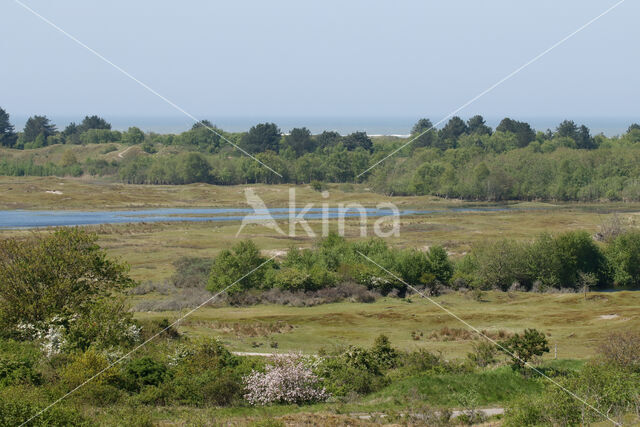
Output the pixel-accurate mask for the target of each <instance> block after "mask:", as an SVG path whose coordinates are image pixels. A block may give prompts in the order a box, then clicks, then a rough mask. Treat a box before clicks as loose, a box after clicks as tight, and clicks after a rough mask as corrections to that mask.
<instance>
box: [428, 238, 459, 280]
mask: <svg viewBox="0 0 640 427" xmlns="http://www.w3.org/2000/svg"><path fill="white" fill-rule="evenodd" d="M427 260H428V261H429V267H430V270H431V272H432V273H433V275H434V276H435V277H436V279H437V280H438V281H440V283H443V284H447V283H449V280H451V277H452V276H453V264H452V263H451V261H450V260H449V255H448V254H447V251H446V250H445V249H444V248H443V247H442V246H437V245H436V246H432V247H430V248H429V251H428V252H427Z"/></svg>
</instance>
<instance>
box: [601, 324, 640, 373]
mask: <svg viewBox="0 0 640 427" xmlns="http://www.w3.org/2000/svg"><path fill="white" fill-rule="evenodd" d="M600 354H602V356H603V358H604V359H605V360H606V361H608V362H610V363H613V364H615V365H617V366H619V367H621V368H623V369H631V370H635V371H638V372H640V333H638V332H635V331H624V332H613V333H611V334H609V335H608V336H607V337H606V338H605V340H604V341H603V342H602V344H601V345H600Z"/></svg>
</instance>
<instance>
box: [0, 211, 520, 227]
mask: <svg viewBox="0 0 640 427" xmlns="http://www.w3.org/2000/svg"><path fill="white" fill-rule="evenodd" d="M508 209H514V208H508V207H506V206H492V207H474V208H449V209H438V210H407V209H404V210H400V215H401V216H406V215H420V214H432V213H447V212H490V211H501V210H508ZM365 210H366V214H367V216H368V217H372V218H373V217H381V216H386V215H391V214H392V212H391V211H390V210H388V209H377V208H367V209H365ZM514 210H516V209H514ZM301 211H302V209H297V210H296V214H298V213H300V212H301ZM359 214H360V213H359V212H358V211H356V210H355V209H349V210H347V209H345V210H344V212H343V213H341V211H340V209H339V208H329V209H328V213H327V214H326V216H327V217H328V218H338V217H339V216H340V215H344V217H347V218H349V217H357V216H358V215H359ZM322 216H323V213H322V209H321V208H313V209H309V210H308V211H307V212H306V213H305V214H304V218H305V219H321V218H322ZM270 217H271V218H274V219H288V218H289V209H288V208H276V209H267V210H258V211H254V210H253V209H243V208H238V209H234V208H219V209H215V208H211V209H203V208H184V209H178V208H174V209H141V210H122V211H91V212H88V211H62V210H60V211H54V210H50V211H30V210H0V228H38V227H58V226H74V225H95V224H122V223H141V222H176V221H189V222H203V221H241V220H242V219H244V218H250V219H269V218H270Z"/></svg>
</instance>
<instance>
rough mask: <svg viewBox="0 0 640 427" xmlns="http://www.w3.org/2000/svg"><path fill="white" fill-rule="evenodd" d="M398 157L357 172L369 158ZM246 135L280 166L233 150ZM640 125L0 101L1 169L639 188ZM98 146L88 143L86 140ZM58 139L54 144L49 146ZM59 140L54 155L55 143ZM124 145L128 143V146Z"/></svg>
mask: <svg viewBox="0 0 640 427" xmlns="http://www.w3.org/2000/svg"><path fill="white" fill-rule="evenodd" d="M409 140H414V141H413V142H412V143H411V144H409V145H407V146H406V147H405V148H403V149H402V150H400V152H398V153H397V154H396V155H394V156H393V157H392V158H390V159H388V160H386V161H385V162H384V163H382V164H381V165H379V166H377V167H376V168H374V169H373V170H372V171H371V172H370V173H368V174H366V175H364V176H362V177H359V175H360V174H361V173H362V172H364V171H365V170H366V169H367V168H368V167H369V166H370V165H372V164H375V163H376V162H377V161H379V160H381V159H383V158H385V157H386V156H387V155H388V154H390V153H392V152H393V151H394V150H396V149H398V148H400V147H402V146H403V145H405V144H406V143H407V142H409ZM228 141H231V142H232V143H233V144H235V145H237V146H240V147H242V149H243V150H246V151H247V152H249V153H252V155H255V157H256V158H258V159H259V160H260V161H262V162H263V163H265V164H266V165H268V166H269V167H271V168H272V169H274V170H276V171H278V173H279V174H281V175H282V177H280V176H278V175H276V174H274V173H273V172H272V171H270V170H268V169H267V168H265V167H263V166H261V165H260V164H259V163H258V162H255V161H254V160H253V159H251V158H249V157H247V156H244V155H242V154H241V153H240V152H239V151H237V150H235V149H234V148H233V146H232V145H231V144H229V142H228ZM639 141H640V126H639V125H637V124H632V125H631V126H630V127H629V129H628V131H627V132H626V133H625V134H623V135H621V136H614V137H606V136H604V135H595V136H593V135H591V133H590V131H589V129H588V128H587V127H586V126H584V125H582V126H578V125H577V124H576V123H574V122H572V121H564V122H562V123H560V124H559V125H558V126H557V128H556V129H555V130H554V131H551V130H547V131H546V132H541V131H538V132H536V131H534V130H533V129H532V128H531V126H530V125H529V124H528V123H524V122H519V121H516V120H512V119H510V118H505V119H504V120H502V122H501V123H500V124H499V126H497V127H496V129H495V130H494V129H491V128H489V127H488V126H486V124H485V123H484V119H483V118H482V117H481V116H475V117H472V118H471V119H469V120H468V121H466V122H465V121H463V120H462V119H460V118H459V117H453V118H451V119H450V120H449V122H448V123H447V124H446V125H445V126H444V127H443V128H442V129H439V130H437V129H432V127H431V122H430V121H429V120H427V119H422V120H420V121H419V122H418V123H416V126H415V127H414V129H413V131H412V136H411V137H410V138H409V139H407V138H391V137H382V138H370V137H368V136H367V135H366V133H364V132H355V133H352V134H350V135H345V136H343V135H339V134H338V133H336V132H331V131H325V132H323V133H321V134H318V135H311V133H310V132H309V131H308V130H307V129H306V128H296V129H292V130H290V132H289V133H288V134H286V135H283V134H282V131H281V130H280V129H279V128H278V127H277V126H276V125H275V124H273V123H262V124H258V125H256V126H254V127H252V128H251V129H250V130H249V131H247V132H241V133H228V132H224V131H223V130H221V129H217V128H215V127H214V126H213V125H212V124H211V123H209V122H207V121H203V122H200V123H196V124H195V125H194V126H193V128H192V129H190V130H188V131H186V132H183V133H181V134H177V135H173V134H167V135H159V134H155V133H146V134H145V133H143V132H142V131H141V130H140V129H138V128H136V127H131V128H129V129H128V130H127V131H126V132H120V131H113V130H111V125H110V124H109V123H107V122H106V121H105V120H104V119H102V118H100V117H97V116H87V117H85V118H84V119H83V120H82V122H81V123H80V124H78V125H76V124H74V123H71V124H69V125H68V126H67V127H66V128H65V129H64V130H63V131H58V130H57V129H56V127H55V125H53V124H52V123H50V121H49V120H48V119H47V118H46V117H45V116H34V117H32V118H30V119H29V121H28V122H27V124H26V126H25V129H24V130H23V132H18V133H16V132H15V130H14V129H13V127H12V125H11V123H10V121H9V116H8V114H7V113H6V112H5V111H4V110H2V109H0V146H3V147H6V148H5V149H3V150H2V154H3V157H2V160H0V175H10V176H93V177H96V176H100V177H110V178H112V179H117V180H119V181H121V182H124V183H131V184H189V183H195V182H206V183H212V184H219V185H230V184H247V183H266V184H274V183H291V184H300V183H307V184H308V183H313V184H314V186H315V187H317V188H318V189H321V188H322V187H323V185H324V184H323V183H353V182H364V183H366V184H367V186H369V187H371V188H373V189H374V190H375V191H378V192H380V193H383V194H389V195H435V196H441V197H447V198H462V199H466V200H494V201H495V200H540V199H544V200H564V201H566V200H580V201H596V200H610V201H617V200H626V201H638V200H640V186H639V185H638V182H637V177H638V175H639V174H640V170H639V169H638V164H640V162H639V160H640V155H639V153H640V151H639V149H638V147H639V145H638V142H639ZM90 146H93V147H94V148H93V149H92V150H89V151H88V153H87V150H84V149H82V147H90ZM52 148H53V150H51V149H52ZM53 152H55V155H53V156H49V154H51V153H53ZM125 154H126V155H125Z"/></svg>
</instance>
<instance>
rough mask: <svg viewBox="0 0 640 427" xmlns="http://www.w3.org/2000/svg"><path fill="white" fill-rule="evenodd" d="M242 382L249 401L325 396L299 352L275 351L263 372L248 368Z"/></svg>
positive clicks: (294, 400)
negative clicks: (279, 352)
mask: <svg viewBox="0 0 640 427" xmlns="http://www.w3.org/2000/svg"><path fill="white" fill-rule="evenodd" d="M244 382H245V386H246V391H247V393H246V394H245V398H246V399H247V400H248V401H249V403H250V404H252V405H268V404H271V403H306V402H318V401H323V400H326V399H327V397H328V396H329V395H328V394H327V392H326V390H325V389H324V388H322V387H320V379H319V378H318V376H317V375H316V374H314V373H313V371H312V370H311V368H309V367H308V366H307V365H306V363H305V360H304V359H303V358H302V356H300V355H293V356H292V355H286V356H285V355H277V356H275V357H274V358H273V361H272V364H269V365H267V366H266V367H265V371H264V372H259V371H252V372H251V374H249V375H247V376H246V377H244Z"/></svg>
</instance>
